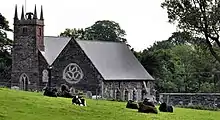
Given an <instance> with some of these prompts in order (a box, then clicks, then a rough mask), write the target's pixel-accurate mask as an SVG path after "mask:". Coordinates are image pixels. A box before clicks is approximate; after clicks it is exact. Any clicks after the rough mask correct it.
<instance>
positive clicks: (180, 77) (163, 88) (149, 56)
mask: <svg viewBox="0 0 220 120" xmlns="http://www.w3.org/2000/svg"><path fill="white" fill-rule="evenodd" d="M185 38H188V39H187V40H184V39H185ZM191 39H195V38H193V37H192V36H190V35H189V34H187V33H180V32H175V33H173V35H172V36H171V37H170V38H169V39H168V40H164V41H158V42H155V43H154V45H153V46H151V47H149V48H148V49H145V50H144V51H142V52H139V53H137V52H136V53H135V55H136V56H137V58H138V59H139V60H140V62H141V63H142V65H143V66H144V67H145V68H146V69H147V71H148V72H149V73H150V74H151V75H153V76H154V78H155V79H156V81H155V82H156V86H155V87H156V90H157V91H158V92H220V81H219V75H220V74H219V63H218V62H216V60H215V58H214V57H213V56H212V55H211V54H210V52H209V51H208V50H207V49H204V48H203V46H200V45H198V44H196V43H194V42H191V41H190V40H191Z"/></svg>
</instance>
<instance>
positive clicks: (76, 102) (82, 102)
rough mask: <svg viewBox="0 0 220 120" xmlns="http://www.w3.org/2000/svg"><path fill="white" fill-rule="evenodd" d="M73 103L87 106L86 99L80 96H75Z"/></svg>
mask: <svg viewBox="0 0 220 120" xmlns="http://www.w3.org/2000/svg"><path fill="white" fill-rule="evenodd" d="M72 104H75V105H79V106H86V100H85V99H83V98H79V97H78V96H73V99H72Z"/></svg>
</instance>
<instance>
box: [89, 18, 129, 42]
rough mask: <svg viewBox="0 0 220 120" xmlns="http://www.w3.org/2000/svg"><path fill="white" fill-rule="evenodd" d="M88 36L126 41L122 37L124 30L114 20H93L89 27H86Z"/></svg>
mask: <svg viewBox="0 0 220 120" xmlns="http://www.w3.org/2000/svg"><path fill="white" fill-rule="evenodd" d="M86 32H87V33H88V35H89V37H88V38H91V39H92V38H93V39H97V40H105V41H121V42H126V41H127V40H126V39H125V38H124V36H125V35H126V33H125V31H124V30H123V29H121V28H120V26H119V24H118V23H116V22H114V21H109V20H102V21H97V22H95V24H94V25H92V26H91V27H88V28H86Z"/></svg>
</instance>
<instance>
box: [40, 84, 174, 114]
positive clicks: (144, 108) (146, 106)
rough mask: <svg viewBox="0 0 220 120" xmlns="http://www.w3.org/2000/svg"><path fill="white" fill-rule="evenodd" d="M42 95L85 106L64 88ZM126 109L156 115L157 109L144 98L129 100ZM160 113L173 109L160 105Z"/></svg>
mask: <svg viewBox="0 0 220 120" xmlns="http://www.w3.org/2000/svg"><path fill="white" fill-rule="evenodd" d="M44 95H45V96H50V97H66V98H72V104H75V105H79V106H86V100H85V99H84V98H82V97H81V96H78V95H72V94H71V93H70V91H69V90H68V88H67V87H66V86H62V87H61V91H59V92H58V91H57V89H56V88H53V89H49V88H48V87H45V88H44ZM126 108H130V109H138V112H142V113H155V114H157V113H158V111H157V108H156V107H155V105H154V103H153V102H151V101H150V100H149V99H147V98H145V99H144V100H143V102H138V103H136V102H134V101H132V100H129V101H128V102H127V105H126ZM159 110H160V112H173V107H172V106H169V105H167V104H166V103H161V104H160V107H159Z"/></svg>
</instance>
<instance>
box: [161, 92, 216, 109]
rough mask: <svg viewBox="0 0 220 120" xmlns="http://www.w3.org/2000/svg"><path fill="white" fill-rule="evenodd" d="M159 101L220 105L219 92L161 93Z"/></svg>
mask: <svg viewBox="0 0 220 120" xmlns="http://www.w3.org/2000/svg"><path fill="white" fill-rule="evenodd" d="M159 99H160V101H161V102H166V103H167V104H170V105H174V106H175V105H202V106H209V107H213V106H214V105H220V93H161V94H160V98H159Z"/></svg>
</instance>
